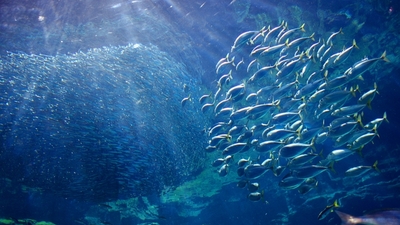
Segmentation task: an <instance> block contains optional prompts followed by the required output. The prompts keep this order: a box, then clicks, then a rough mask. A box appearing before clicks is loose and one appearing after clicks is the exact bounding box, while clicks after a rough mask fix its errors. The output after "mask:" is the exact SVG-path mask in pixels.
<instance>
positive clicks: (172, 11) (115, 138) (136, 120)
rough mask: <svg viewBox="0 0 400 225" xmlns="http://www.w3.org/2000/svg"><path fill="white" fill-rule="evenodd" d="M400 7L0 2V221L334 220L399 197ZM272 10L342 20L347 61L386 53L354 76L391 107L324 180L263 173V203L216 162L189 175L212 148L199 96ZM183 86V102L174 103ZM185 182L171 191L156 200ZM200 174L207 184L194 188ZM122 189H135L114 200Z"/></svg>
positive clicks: (290, 16) (293, 17) (323, 22)
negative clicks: (306, 184)
mask: <svg viewBox="0 0 400 225" xmlns="http://www.w3.org/2000/svg"><path fill="white" fill-rule="evenodd" d="M399 15H400V5H399V4H398V3H395V2H393V1H379V2H378V1H357V2H354V1H294V0H292V1H250V0H233V1H225V0H223V1H177V0H148V1H146V0H138V1H76V2H70V1H18V2H17V1H15V2H6V1H2V2H1V3H0V30H1V33H0V54H1V59H0V60H1V65H2V67H1V68H0V73H1V82H2V85H1V86H0V87H1V93H0V95H1V108H0V113H1V118H0V120H1V124H2V129H1V135H2V136H1V149H0V164H1V169H0V177H1V179H2V180H1V188H0V189H1V192H0V195H1V196H0V197H1V201H0V217H3V218H14V219H17V218H32V219H35V220H37V221H41V220H46V221H52V222H53V223H55V224H140V223H145V224H150V223H152V222H154V223H159V224H340V220H339V218H338V217H337V216H336V215H335V214H330V215H329V216H328V217H327V218H325V219H324V220H322V221H318V220H317V215H318V213H319V212H320V211H321V210H322V209H324V208H325V206H326V205H328V204H332V203H333V201H334V200H335V199H340V204H341V210H342V211H345V212H347V213H350V214H354V215H362V214H363V213H364V212H366V211H370V210H374V209H378V208H391V207H399V204H398V202H399V194H400V189H399V180H398V176H399V173H398V170H399V169H400V164H399V157H398V156H399V153H400V150H399V149H400V147H399V145H400V144H399V141H398V140H399V132H398V129H399V123H400V121H399V118H400V116H399V113H398V110H399V108H398V107H397V106H398V103H399V102H400V97H399V96H400V95H399V94H398V91H399V90H400V77H399V76H400V74H399V66H398V62H399V58H398V54H399V52H400V49H399V47H398V46H399V44H400V40H399V38H398V37H399V29H397V28H398V24H399V21H400V16H399ZM282 20H285V21H287V22H288V23H289V26H290V27H297V26H299V25H301V24H302V23H303V22H304V23H306V30H307V32H308V33H312V32H315V33H316V36H317V37H321V36H322V37H325V38H326V37H328V36H329V35H330V34H331V33H332V32H335V31H337V30H338V29H339V28H341V27H342V28H345V30H346V29H347V31H348V32H349V31H350V33H345V34H344V37H342V38H343V39H342V43H343V44H345V45H346V46H348V45H349V44H351V40H352V39H353V38H354V39H356V40H357V41H358V43H359V46H360V49H361V50H360V52H357V53H355V54H357V57H356V58H357V59H361V58H363V57H364V56H368V57H370V58H372V57H379V56H380V54H382V52H383V51H385V50H386V51H387V54H388V58H389V59H390V60H391V63H387V64H384V63H382V64H379V65H378V66H376V67H374V69H373V71H371V72H370V73H369V72H368V74H367V76H366V77H365V80H364V81H363V82H362V85H364V87H365V89H367V87H371V86H372V85H373V83H374V82H377V83H378V90H379V95H377V96H376V97H375V99H374V101H373V103H372V110H365V115H364V118H365V121H368V120H371V119H374V118H378V117H381V116H382V115H383V113H384V112H387V114H388V118H389V121H390V123H389V124H388V123H383V124H382V126H381V127H380V128H379V138H375V139H374V141H373V144H368V145H367V146H366V147H365V148H364V149H363V153H364V155H363V157H360V156H356V155H354V156H352V157H350V158H348V159H346V160H343V161H341V162H340V164H338V165H337V166H336V167H335V169H336V174H331V176H332V177H333V178H332V177H330V175H328V173H324V174H321V175H319V176H318V180H319V186H318V187H317V188H316V189H315V190H313V191H311V192H310V193H308V194H306V195H301V194H299V193H298V192H297V191H296V190H291V191H285V190H281V189H279V187H277V184H278V182H279V180H280V179H281V178H280V177H275V176H273V175H272V174H271V173H269V174H266V175H265V176H263V178H262V180H260V181H259V182H260V184H261V185H262V186H263V187H264V189H265V200H266V201H268V202H269V204H266V203H265V202H264V201H260V202H251V201H249V200H248V199H247V198H246V195H247V191H246V190H241V189H238V188H237V187H236V182H233V181H234V180H232V182H228V180H226V179H225V180H224V178H221V180H218V179H215V175H216V171H215V170H213V171H211V172H210V173H208V174H206V175H203V176H200V174H202V172H203V171H204V170H210V165H209V164H210V160H211V161H212V160H214V158H213V157H210V156H209V155H206V154H205V153H204V148H205V146H206V141H207V138H206V136H205V135H204V132H203V129H204V128H205V127H207V126H210V125H211V121H208V118H206V117H205V116H204V115H203V114H202V113H201V111H200V107H201V106H200V105H199V104H198V103H197V99H198V98H199V97H200V96H201V95H203V94H206V93H209V92H210V91H214V92H215V85H216V83H215V80H216V78H217V76H216V74H215V64H216V62H217V61H218V60H219V59H220V58H222V57H224V56H225V55H226V54H227V53H228V52H229V51H230V48H231V46H232V44H233V41H234V40H235V39H236V37H237V36H238V35H239V34H241V33H242V32H245V31H248V30H259V29H261V28H262V27H263V26H268V25H271V27H275V26H277V25H278V24H279V23H280V22H281V21H282ZM362 23H364V24H363V25H362ZM360 24H361V27H360V29H359V30H357V32H355V27H357V26H358V25H360ZM135 44H138V45H135ZM96 48H97V50H93V49H96ZM245 76H246V75H245V74H244V75H243V77H245ZM184 86H186V87H187V88H185V87H184ZM189 93H191V95H192V97H193V99H194V103H191V104H190V105H187V106H188V107H185V108H182V107H181V105H180V101H181V99H182V98H184V97H187V96H188V94H189ZM329 144H332V143H326V145H329ZM375 160H378V161H379V168H380V170H381V171H382V172H381V173H380V174H378V173H371V174H367V175H366V177H365V179H366V181H365V182H364V181H361V179H362V178H355V179H354V180H352V179H349V178H344V176H343V173H344V171H345V170H347V169H348V168H350V167H353V166H356V165H372V164H373V162H374V161H375ZM207 176H208V177H209V179H208V178H207ZM216 177H217V178H218V175H216ZM196 179H197V180H199V181H198V182H197V183H194V185H193V186H192V187H191V188H188V189H183V191H181V192H180V193H179V194H180V195H179V196H178V197H177V198H176V199H175V200H171V201H168V200H165V198H164V200H163V197H162V196H169V195H168V193H174V192H173V190H174V189H179V188H177V187H179V186H180V185H183V184H184V183H185V182H190V181H193V180H196ZM206 180H212V183H211V184H210V183H208V182H206ZM203 185H204V186H203ZM207 185H208V186H210V185H212V186H214V187H215V188H214V189H213V188H210V192H212V191H215V190H218V191H217V193H213V194H210V195H209V196H208V195H207V193H204V192H203V193H201V192H200V194H198V192H199V191H198V190H208V188H207V187H206V186H207ZM205 192H207V191H205ZM166 193H167V194H166ZM195 193H196V194H195ZM160 196H161V197H160ZM130 198H136V199H137V200H135V202H134V203H132V205H130V203H127V202H129V201H127V202H122V203H121V202H118V200H121V201H125V200H126V199H130ZM112 203H114V204H115V205H118V207H119V208H118V210H114V209H113V208H112V207H111V206H110V205H112ZM190 205H192V206H193V207H192V208H191V207H190ZM196 207H197V208H196ZM150 208H157V210H156V212H157V215H155V214H154V215H153V214H152V212H154V211H151V210H150ZM134 209H136V210H138V211H143V212H145V213H144V214H146V216H147V217H145V218H140V217H139V216H138V214H139V213H138V212H134ZM195 209H199V210H198V211H197V213H193V212H194V211H196V210H195ZM124 213H125V214H124ZM129 213H131V216H130V217H129V216H128V217H127V216H126V214H129ZM122 215H124V216H122ZM89 217H90V218H96V219H97V220H91V221H92V222H88V221H89V219H88V218H89ZM93 221H96V222H93Z"/></svg>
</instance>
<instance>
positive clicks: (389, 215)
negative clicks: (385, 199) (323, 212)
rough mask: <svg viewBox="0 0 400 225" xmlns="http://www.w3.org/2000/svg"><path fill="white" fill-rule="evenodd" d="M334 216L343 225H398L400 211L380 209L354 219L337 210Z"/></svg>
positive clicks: (399, 222)
mask: <svg viewBox="0 0 400 225" xmlns="http://www.w3.org/2000/svg"><path fill="white" fill-rule="evenodd" d="M335 212H336V214H337V215H338V216H339V217H340V219H341V220H342V224H343V225H352V224H368V225H398V224H400V209H382V210H378V211H375V212H374V213H372V214H366V215H364V216H360V217H355V216H352V215H349V214H346V213H343V212H340V211H338V210H336V211H335Z"/></svg>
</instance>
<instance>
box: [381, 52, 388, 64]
mask: <svg viewBox="0 0 400 225" xmlns="http://www.w3.org/2000/svg"><path fill="white" fill-rule="evenodd" d="M381 59H382V60H383V61H385V62H390V60H389V59H388V58H386V51H384V52H383V54H382V55H381Z"/></svg>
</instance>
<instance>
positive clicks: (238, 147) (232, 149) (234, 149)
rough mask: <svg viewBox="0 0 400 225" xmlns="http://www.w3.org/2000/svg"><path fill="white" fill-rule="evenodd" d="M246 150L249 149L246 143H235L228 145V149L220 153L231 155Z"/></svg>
mask: <svg viewBox="0 0 400 225" xmlns="http://www.w3.org/2000/svg"><path fill="white" fill-rule="evenodd" d="M246 148H250V146H249V144H248V143H244V142H237V143H234V144H231V145H229V146H228V147H226V148H225V149H224V150H223V151H222V155H224V156H225V155H233V154H235V153H238V152H241V151H244V149H246Z"/></svg>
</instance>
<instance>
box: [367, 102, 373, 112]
mask: <svg viewBox="0 0 400 225" xmlns="http://www.w3.org/2000/svg"><path fill="white" fill-rule="evenodd" d="M367 107H368V109H370V110H372V106H371V100H368V102H367Z"/></svg>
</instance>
